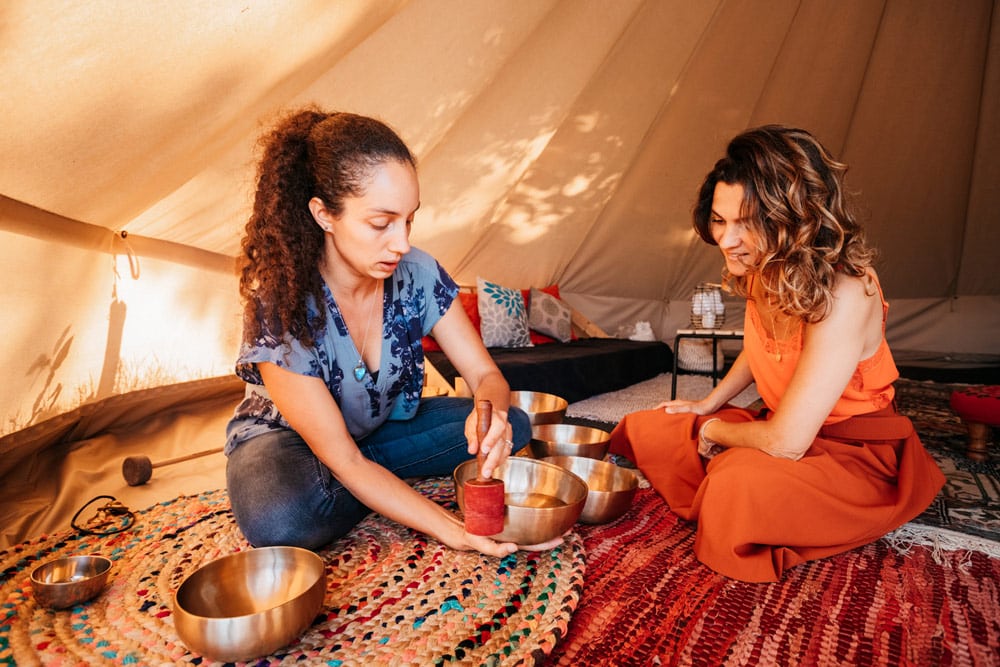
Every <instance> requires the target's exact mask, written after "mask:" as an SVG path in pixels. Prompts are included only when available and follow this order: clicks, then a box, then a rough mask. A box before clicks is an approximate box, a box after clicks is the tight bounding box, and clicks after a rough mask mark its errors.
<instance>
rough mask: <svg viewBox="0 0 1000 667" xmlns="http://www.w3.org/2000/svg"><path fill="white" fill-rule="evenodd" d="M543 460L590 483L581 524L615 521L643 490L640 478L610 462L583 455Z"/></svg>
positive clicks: (553, 457) (581, 515)
mask: <svg viewBox="0 0 1000 667" xmlns="http://www.w3.org/2000/svg"><path fill="white" fill-rule="evenodd" d="M542 460H543V461H547V462H549V463H554V464H555V465H557V466H559V467H560V468H565V469H566V470H569V471H570V472H572V473H573V474H575V475H577V476H578V477H580V478H581V479H582V480H583V481H584V482H586V484H587V503H586V504H585V505H584V508H583V512H582V513H581V514H580V523H607V522H609V521H614V520H615V519H617V518H618V517H620V516H621V515H622V514H624V513H625V512H626V511H628V508H629V507H631V506H632V500H633V499H634V498H635V494H636V492H637V491H638V489H639V478H638V477H637V476H636V474H635V473H634V472H632V471H631V470H629V469H627V468H622V467H621V466H618V465H615V464H614V463H611V462H609V461H598V460H597V459H590V458H586V457H582V456H549V457H546V458H544V459H542Z"/></svg>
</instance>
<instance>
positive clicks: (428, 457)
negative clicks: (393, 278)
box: [226, 397, 531, 549]
mask: <svg viewBox="0 0 1000 667" xmlns="http://www.w3.org/2000/svg"><path fill="white" fill-rule="evenodd" d="M472 409H473V404H472V399H469V398H453V397H436V398H426V399H423V400H422V401H420V407H419V408H418V409H417V414H416V415H415V416H414V417H413V419H410V420H407V421H389V422H386V423H385V424H383V425H382V426H380V427H379V428H378V429H377V430H376V431H375V432H373V433H371V434H370V435H368V436H367V437H366V438H363V439H362V440H360V441H358V447H359V448H360V449H361V453H362V454H363V455H364V456H365V457H366V458H369V459H371V460H372V461H375V462H376V463H378V464H380V465H382V466H383V467H385V468H387V469H388V470H390V471H392V472H393V473H394V474H396V475H397V476H398V477H404V478H405V477H431V476H437V475H451V473H452V472H453V471H454V469H455V467H456V466H457V465H458V464H459V463H461V462H463V461H466V460H468V459H469V458H470V457H469V452H468V442H467V441H466V439H465V420H466V418H467V417H468V416H469V413H470V412H471V411H472ZM507 420H508V422H509V423H510V425H511V427H512V429H513V438H512V439H513V441H514V450H515V451H517V450H519V449H521V448H523V447H524V446H525V445H527V444H528V441H529V440H530V439H531V424H530V422H529V419H528V415H527V414H525V413H524V412H523V411H521V410H520V409H518V408H515V407H513V406H511V408H510V412H509V414H508V415H507ZM226 484H227V486H228V489H229V500H230V503H231V504H232V507H233V515H234V516H235V517H236V523H237V525H239V527H240V530H242V531H243V534H244V535H245V536H246V538H247V540H249V542H250V543H251V544H252V545H254V546H255V547H263V546H272V545H290V546H299V547H304V548H306V549H318V548H320V547H322V546H324V545H326V544H328V543H330V542H332V541H333V540H335V539H337V538H338V537H341V536H343V535H344V534H346V533H347V532H348V531H349V530H351V528H353V527H354V526H355V525H357V523H358V522H359V521H361V520H362V519H363V518H365V516H367V515H368V514H369V513H371V510H370V509H369V508H368V507H366V506H364V505H363V504H361V503H360V502H359V501H358V500H357V499H355V498H354V496H352V495H351V494H350V493H349V492H348V491H347V489H345V488H344V486H343V485H342V484H341V483H340V482H339V481H338V480H337V479H336V478H335V477H334V476H333V475H332V474H331V473H330V470H329V468H327V467H326V466H325V465H323V463H321V462H320V460H319V459H317V458H316V456H315V455H314V454H313V453H312V450H311V449H309V446H308V445H307V444H306V443H305V441H304V440H303V439H302V438H301V437H300V436H299V434H298V433H296V432H295V431H292V430H283V431H273V432H271V433H267V434H265V435H261V436H258V437H256V438H253V439H251V440H248V441H246V442H244V443H241V444H240V445H238V446H237V447H236V448H235V449H234V450H233V451H232V453H231V454H230V455H229V458H228V460H227V461H226Z"/></svg>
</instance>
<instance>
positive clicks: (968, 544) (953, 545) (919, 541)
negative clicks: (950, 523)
mask: <svg viewBox="0 0 1000 667" xmlns="http://www.w3.org/2000/svg"><path fill="white" fill-rule="evenodd" d="M882 539H884V540H886V541H887V542H888V543H889V545H890V546H891V547H892V548H893V549H894V550H895V551H896V552H897V553H899V554H901V555H904V556H905V555H906V554H907V553H909V551H910V549H911V548H912V547H914V546H924V547H930V549H931V556H932V557H933V558H934V562H935V563H937V564H939V565H944V564H945V563H946V562H947V561H946V559H944V558H942V554H943V552H945V551H961V552H965V557H964V558H962V559H961V560H960V562H959V567H962V566H964V565H967V564H968V563H969V559H970V557H971V556H970V553H969V552H972V551H978V552H980V553H982V554H985V555H987V556H989V557H990V558H1000V543H998V542H994V541H993V540H989V539H986V538H985V537H977V536H975V535H966V534H965V533H959V532H956V531H953V530H947V529H945V528H936V527H934V526H925V525H922V524H918V523H907V524H903V525H902V526H900V527H899V528H897V529H896V530H894V531H892V532H891V533H889V534H888V535H886V536H885V537H883V538H882Z"/></svg>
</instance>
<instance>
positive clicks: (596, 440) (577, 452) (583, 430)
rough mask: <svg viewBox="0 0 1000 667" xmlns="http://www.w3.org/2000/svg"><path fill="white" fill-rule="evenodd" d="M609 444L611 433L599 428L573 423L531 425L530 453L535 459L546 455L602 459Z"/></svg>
mask: <svg viewBox="0 0 1000 667" xmlns="http://www.w3.org/2000/svg"><path fill="white" fill-rule="evenodd" d="M610 444H611V434H610V433H608V432H607V431H603V430H601V429H599V428H591V427H589V426H578V425H575V424H539V425H538V426H532V427H531V454H532V456H534V457H535V458H536V459H544V458H545V457H547V456H585V457H587V458H591V459H603V458H604V457H605V456H606V455H607V453H608V447H609V446H610Z"/></svg>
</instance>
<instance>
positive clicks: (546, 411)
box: [510, 391, 569, 426]
mask: <svg viewBox="0 0 1000 667" xmlns="http://www.w3.org/2000/svg"><path fill="white" fill-rule="evenodd" d="M510 404H511V405H513V406H514V407H517V408H521V409H522V410H524V411H525V412H526V413H527V414H528V418H529V419H530V420H531V425H532V426H534V425H535V424H558V423H559V422H561V421H562V420H563V417H564V416H565V415H566V408H568V407H569V403H567V402H566V399H565V398H561V397H559V396H556V395H555V394H545V393H542V392H540V391H512V392H510Z"/></svg>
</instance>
